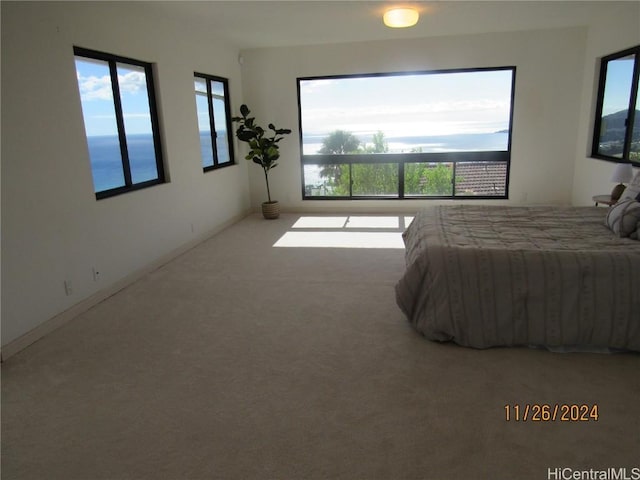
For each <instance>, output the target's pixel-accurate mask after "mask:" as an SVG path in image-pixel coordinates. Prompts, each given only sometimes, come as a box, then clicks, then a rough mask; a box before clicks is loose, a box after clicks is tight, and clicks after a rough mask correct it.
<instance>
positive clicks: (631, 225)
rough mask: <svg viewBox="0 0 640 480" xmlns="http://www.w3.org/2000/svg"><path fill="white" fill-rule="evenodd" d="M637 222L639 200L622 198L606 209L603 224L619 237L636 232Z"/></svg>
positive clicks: (638, 217) (639, 216)
mask: <svg viewBox="0 0 640 480" xmlns="http://www.w3.org/2000/svg"><path fill="white" fill-rule="evenodd" d="M638 224H640V202H636V201H635V200H622V201H620V202H618V203H616V204H615V205H614V206H612V207H611V208H609V210H608V211H607V217H606V218H605V225H606V226H607V227H609V228H610V229H611V231H612V232H613V233H615V234H616V235H618V236H619V237H628V236H630V235H631V234H633V233H634V232H636V230H637V229H638ZM636 236H637V234H636Z"/></svg>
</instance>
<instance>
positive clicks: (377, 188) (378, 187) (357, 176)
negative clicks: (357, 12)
mask: <svg viewBox="0 0 640 480" xmlns="http://www.w3.org/2000/svg"><path fill="white" fill-rule="evenodd" d="M351 169H352V170H351V172H352V176H353V187H352V188H353V196H354V197H355V196H367V197H373V196H382V197H397V196H398V164H396V163H375V164H364V163H358V164H355V165H352V166H351Z"/></svg>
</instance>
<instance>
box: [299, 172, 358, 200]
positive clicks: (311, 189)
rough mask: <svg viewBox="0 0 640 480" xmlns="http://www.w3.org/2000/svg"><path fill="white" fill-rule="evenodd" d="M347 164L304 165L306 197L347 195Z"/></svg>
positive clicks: (348, 178) (348, 179)
mask: <svg viewBox="0 0 640 480" xmlns="http://www.w3.org/2000/svg"><path fill="white" fill-rule="evenodd" d="M349 182H350V175H349V165H344V164H342V165H305V166H304V191H305V195H306V196H307V197H344V196H349Z"/></svg>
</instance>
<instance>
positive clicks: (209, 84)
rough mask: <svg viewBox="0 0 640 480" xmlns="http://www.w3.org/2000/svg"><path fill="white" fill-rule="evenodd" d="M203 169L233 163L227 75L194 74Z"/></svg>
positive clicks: (206, 169)
mask: <svg viewBox="0 0 640 480" xmlns="http://www.w3.org/2000/svg"><path fill="white" fill-rule="evenodd" d="M194 77H195V79H194V84H195V91H196V111H197V113H198V130H199V131H200V150H201V153H202V168H203V170H204V171H205V172H206V171H208V170H212V169H214V168H218V167H226V166H228V165H233V163H234V161H233V158H234V157H233V140H232V130H231V114H230V108H229V101H228V99H229V87H228V84H227V80H226V79H225V78H219V77H214V76H211V75H205V74H204V73H196V74H194Z"/></svg>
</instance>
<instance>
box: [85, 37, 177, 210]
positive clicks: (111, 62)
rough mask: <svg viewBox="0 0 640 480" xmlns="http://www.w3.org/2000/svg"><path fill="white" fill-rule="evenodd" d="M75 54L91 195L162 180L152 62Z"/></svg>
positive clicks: (90, 52)
mask: <svg viewBox="0 0 640 480" xmlns="http://www.w3.org/2000/svg"><path fill="white" fill-rule="evenodd" d="M74 53H75V65H76V76H77V79H78V87H79V89H80V100H81V103H82V113H83V116H84V127H85V133H86V136H87V145H88V147H89V160H90V162H91V171H92V174H93V187H94V191H95V193H96V198H97V199H101V198H106V197H111V196H113V195H118V194H121V193H125V192H129V191H132V190H137V189H140V188H144V187H148V186H151V185H157V184H159V183H164V181H165V179H164V168H163V162H162V149H161V147H160V134H159V128H158V115H157V110H156V101H155V93H154V87H153V73H152V68H151V64H149V63H145V62H141V61H138V60H132V59H129V58H124V57H118V56H115V55H110V54H108V53H101V52H96V51H93V50H86V49H83V48H78V47H74Z"/></svg>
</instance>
